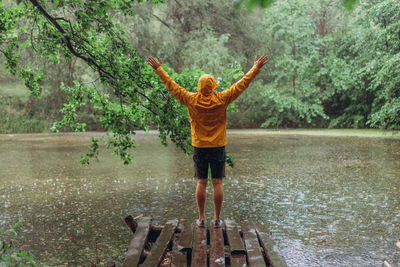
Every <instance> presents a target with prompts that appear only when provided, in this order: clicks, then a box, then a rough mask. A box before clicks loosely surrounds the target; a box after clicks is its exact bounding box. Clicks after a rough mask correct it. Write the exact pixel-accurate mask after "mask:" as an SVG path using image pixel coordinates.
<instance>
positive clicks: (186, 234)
mask: <svg viewBox="0 0 400 267" xmlns="http://www.w3.org/2000/svg"><path fill="white" fill-rule="evenodd" d="M179 227H180V229H181V233H180V235H179V241H178V250H179V251H186V252H188V251H190V252H191V251H192V243H193V225H191V224H190V223H189V222H187V221H183V222H180V224H179Z"/></svg>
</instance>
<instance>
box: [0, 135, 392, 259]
mask: <svg viewBox="0 0 400 267" xmlns="http://www.w3.org/2000/svg"><path fill="white" fill-rule="evenodd" d="M91 135H96V136H101V134H84V135H72V134H71V135H15V136H9V135H0V159H1V161H0V169H1V171H0V199H1V202H0V228H1V229H5V228H7V227H8V226H9V225H10V224H12V223H13V222H16V221H18V220H19V218H23V220H24V227H23V235H22V237H21V238H20V239H19V240H18V244H19V245H20V246H21V248H22V249H24V250H30V251H32V252H33V254H34V256H35V258H36V259H38V261H39V262H43V263H47V264H49V265H51V266H56V265H65V264H68V265H71V266H78V265H82V266H89V265H90V263H91V262H95V261H96V259H100V260H101V261H102V262H106V261H108V260H111V261H116V262H122V261H123V259H124V257H125V253H126V250H127V248H128V245H129V242H130V239H131V238H132V235H131V233H130V231H129V230H128V228H127V227H126V225H125V223H124V221H123V219H124V217H125V216H126V215H128V214H132V215H134V216H137V215H144V216H151V217H153V218H154V220H155V222H156V223H160V224H162V223H164V222H166V221H167V220H168V219H173V218H178V219H182V220H189V221H191V220H194V219H195V218H196V215H197V210H196V205H195V201H194V191H195V180H194V178H193V166H192V165H193V163H192V159H191V158H190V157H186V156H185V155H184V154H183V153H182V152H181V151H180V150H178V149H176V148H175V147H174V145H170V146H169V147H162V146H161V145H160V142H159V140H158V137H157V134H156V133H147V134H144V133H139V134H138V135H137V136H136V139H137V141H138V143H140V146H139V147H138V148H136V149H135V152H134V153H135V162H134V164H132V165H131V166H124V165H123V164H122V163H121V162H120V161H119V159H118V158H117V157H115V156H113V155H109V152H108V151H103V152H102V153H101V154H100V157H99V161H97V162H96V161H94V162H92V164H91V165H90V166H82V165H80V164H79V163H78V158H79V156H80V155H82V154H83V153H84V152H85V151H86V150H87V145H88V144H89V141H90V136H91ZM228 142H229V144H228V146H227V150H228V151H229V152H230V153H231V154H233V156H234V157H235V160H236V167H235V168H234V169H231V168H229V167H228V168H227V177H226V179H225V181H224V188H225V200H224V207H223V212H222V217H223V218H232V219H235V220H237V221H240V220H243V219H249V220H253V221H258V222H263V223H268V224H270V228H271V231H272V233H273V238H274V240H275V242H276V244H277V245H276V249H277V251H279V252H280V253H281V255H282V256H283V257H284V258H285V260H286V261H287V263H288V265H289V266H383V262H384V261H385V260H386V261H388V262H390V263H391V264H392V266H400V249H399V248H397V247H396V246H395V243H396V241H397V240H399V239H400V139H398V138H397V139H394V138H373V137H340V136H335V137H329V136H307V135H296V134H293V133H292V134H278V133H276V134H275V133H268V134H262V133H260V134H252V133H251V132H249V131H246V132H241V131H234V132H230V133H229V134H228ZM209 189H211V188H209ZM211 192H212V191H211V190H209V192H208V199H207V204H206V205H207V206H206V208H207V217H208V218H209V219H211V218H212V198H211Z"/></svg>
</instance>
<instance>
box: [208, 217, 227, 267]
mask: <svg viewBox="0 0 400 267" xmlns="http://www.w3.org/2000/svg"><path fill="white" fill-rule="evenodd" d="M222 227H223V224H222V225H221V226H220V227H214V226H213V224H212V223H211V226H210V267H220V266H225V252H224V234H223V232H222Z"/></svg>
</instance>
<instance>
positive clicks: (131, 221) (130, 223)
mask: <svg viewBox="0 0 400 267" xmlns="http://www.w3.org/2000/svg"><path fill="white" fill-rule="evenodd" d="M125 223H126V225H128V227H129V229H131V231H132V233H135V232H136V228H137V226H138V224H137V222H136V221H135V219H134V218H133V216H132V215H128V216H126V217H125Z"/></svg>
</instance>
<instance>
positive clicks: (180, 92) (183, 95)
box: [147, 57, 191, 106]
mask: <svg viewBox="0 0 400 267" xmlns="http://www.w3.org/2000/svg"><path fill="white" fill-rule="evenodd" d="M147 62H148V63H149V64H150V66H151V67H152V68H153V69H154V71H155V73H156V74H157V75H158V77H160V79H161V81H162V82H163V83H164V84H165V86H166V87H167V88H168V91H169V92H170V93H171V94H172V95H173V96H174V97H175V98H176V99H178V101H179V102H181V103H182V104H183V105H185V106H187V105H188V103H189V99H190V95H191V93H189V92H188V91H186V89H185V88H183V87H181V86H180V85H179V84H177V83H176V82H175V81H174V80H172V78H171V77H169V75H168V73H166V72H165V71H164V70H163V68H162V67H161V59H159V60H158V62H157V61H156V60H155V59H154V58H153V57H149V58H148V59H147Z"/></svg>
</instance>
